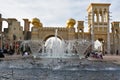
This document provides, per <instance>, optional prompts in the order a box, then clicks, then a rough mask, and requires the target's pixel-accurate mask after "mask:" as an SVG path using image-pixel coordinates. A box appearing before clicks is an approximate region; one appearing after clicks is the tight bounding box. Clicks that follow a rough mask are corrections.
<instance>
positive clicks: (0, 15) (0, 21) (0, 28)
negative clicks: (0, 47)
mask: <svg viewBox="0 0 120 80" xmlns="http://www.w3.org/2000/svg"><path fill="white" fill-rule="evenodd" d="M0 32H2V14H0Z"/></svg>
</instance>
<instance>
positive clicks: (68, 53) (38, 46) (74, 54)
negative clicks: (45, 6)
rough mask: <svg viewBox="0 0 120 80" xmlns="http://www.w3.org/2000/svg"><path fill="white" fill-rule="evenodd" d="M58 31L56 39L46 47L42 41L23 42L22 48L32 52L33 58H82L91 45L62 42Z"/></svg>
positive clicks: (79, 42) (87, 42)
mask: <svg viewBox="0 0 120 80" xmlns="http://www.w3.org/2000/svg"><path fill="white" fill-rule="evenodd" d="M57 36H58V31H57V29H56V30H55V39H53V40H50V41H49V42H48V43H47V44H46V45H45V42H44V41H41V40H27V41H23V42H22V44H21V46H22V47H24V48H23V49H24V50H26V49H27V48H28V49H29V50H30V51H31V53H32V54H33V56H34V57H35V58H36V57H40V58H82V57H84V56H83V53H84V52H85V51H86V49H87V48H88V47H89V46H90V45H91V44H90V42H89V41H87V40H82V39H81V40H61V41H59V40H58V39H57Z"/></svg>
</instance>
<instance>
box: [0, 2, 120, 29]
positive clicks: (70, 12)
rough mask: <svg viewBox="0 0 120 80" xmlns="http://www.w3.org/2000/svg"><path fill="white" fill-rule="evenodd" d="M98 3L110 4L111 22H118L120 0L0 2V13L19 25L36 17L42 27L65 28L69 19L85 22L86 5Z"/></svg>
mask: <svg viewBox="0 0 120 80" xmlns="http://www.w3.org/2000/svg"><path fill="white" fill-rule="evenodd" d="M99 2H100V3H104V2H105V3H106V2H107V3H111V6H110V12H111V14H110V15H111V16H112V17H111V19H112V20H111V21H119V20H120V13H119V12H120V8H119V7H120V5H119V3H120V0H0V13H1V14H2V17H4V18H17V19H18V21H20V22H21V23H23V21H22V19H23V18H28V19H30V20H31V19H32V18H34V17H37V18H39V19H40V21H41V22H42V23H43V26H46V27H50V26H55V27H58V26H61V27H62V26H63V27H65V25H66V21H67V20H68V19H69V18H74V19H75V20H76V21H78V20H84V21H85V22H87V20H86V18H85V16H87V11H86V9H87V7H88V5H89V4H90V3H99ZM21 25H22V24H21ZM85 27H87V23H85Z"/></svg>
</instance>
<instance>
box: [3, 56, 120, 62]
mask: <svg viewBox="0 0 120 80" xmlns="http://www.w3.org/2000/svg"><path fill="white" fill-rule="evenodd" d="M23 57H31V56H22V55H9V56H8V55H7V56H5V58H3V59H5V60H9V59H19V58H23ZM88 59H89V60H102V61H117V62H120V56H119V55H105V56H103V59H95V58H88Z"/></svg>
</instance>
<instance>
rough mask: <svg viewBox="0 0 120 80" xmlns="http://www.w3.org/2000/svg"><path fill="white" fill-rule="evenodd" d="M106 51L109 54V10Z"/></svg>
mask: <svg viewBox="0 0 120 80" xmlns="http://www.w3.org/2000/svg"><path fill="white" fill-rule="evenodd" d="M107 24H108V27H107V53H108V54H110V51H111V50H110V26H109V10H108V12H107Z"/></svg>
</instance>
